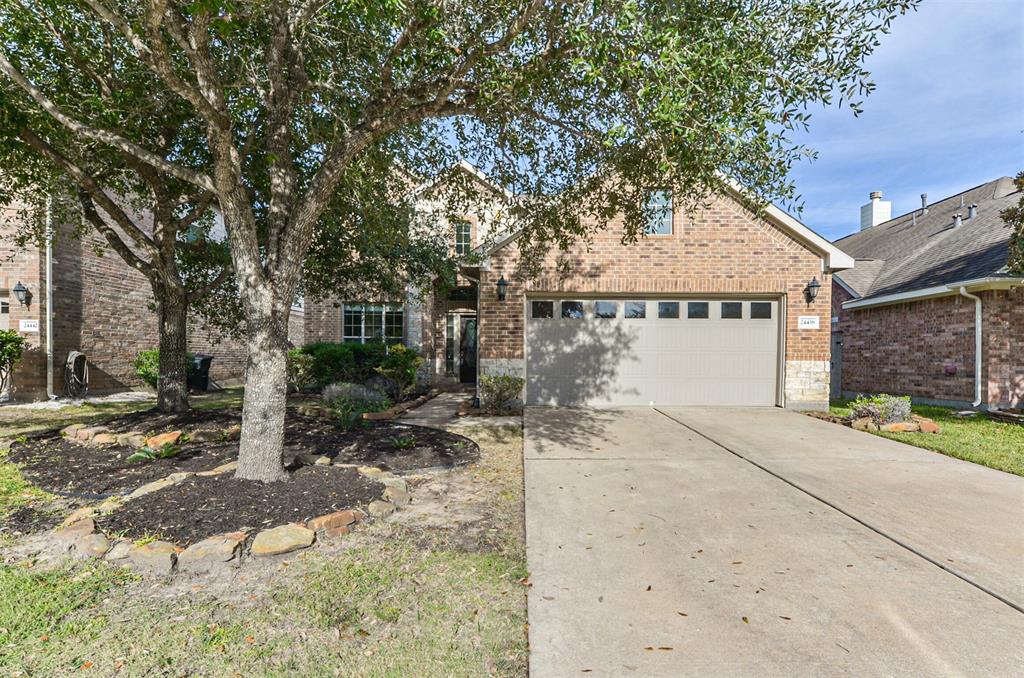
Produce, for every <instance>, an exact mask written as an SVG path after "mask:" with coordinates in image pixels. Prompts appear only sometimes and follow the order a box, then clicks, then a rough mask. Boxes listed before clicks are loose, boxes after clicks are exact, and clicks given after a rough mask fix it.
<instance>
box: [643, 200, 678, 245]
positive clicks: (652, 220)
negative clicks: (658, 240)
mask: <svg viewBox="0 0 1024 678" xmlns="http://www.w3.org/2000/svg"><path fill="white" fill-rule="evenodd" d="M644 233H646V234H647V235H672V191H670V190H668V189H665V188H659V189H657V190H654V191H651V192H650V193H649V194H648V195H647V223H646V224H645V225H644Z"/></svg>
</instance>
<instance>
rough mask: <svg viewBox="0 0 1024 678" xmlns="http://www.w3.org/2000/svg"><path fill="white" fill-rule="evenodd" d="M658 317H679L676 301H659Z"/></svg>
mask: <svg viewBox="0 0 1024 678" xmlns="http://www.w3.org/2000/svg"><path fill="white" fill-rule="evenodd" d="M658 317H659V318H678V317H679V302H678V301H659V302H658Z"/></svg>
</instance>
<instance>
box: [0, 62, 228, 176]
mask: <svg viewBox="0 0 1024 678" xmlns="http://www.w3.org/2000/svg"><path fill="white" fill-rule="evenodd" d="M0 72H2V73H3V74H4V75H6V76H7V77H8V78H10V79H11V80H13V81H14V83H15V84H16V85H18V87H20V88H21V89H22V90H24V91H25V93H26V94H28V95H29V96H30V97H32V99H33V100H34V101H35V102H36V103H37V104H38V105H39V107H40V108H42V109H43V110H44V111H45V112H46V113H48V114H49V115H50V117H52V118H53V119H54V120H56V121H57V122H59V123H60V124H61V125H63V126H64V127H66V128H67V129H68V130H69V131H71V132H73V133H74V134H77V135H79V136H83V137H85V138H87V139H92V140H93V141H99V142H101V143H104V144H107V145H109V146H113V147H114V148H116V149H118V150H119V151H121V152H122V153H125V154H126V155H129V156H131V157H133V158H137V159H138V160H140V161H142V162H144V163H146V164H147V165H150V166H152V167H154V168H155V169H158V170H160V171H162V172H166V173H168V174H170V175H171V176H173V177H176V178H178V179H181V180H182V181H187V182H188V183H190V184H194V185H196V186H198V187H199V188H202V189H205V190H208V191H213V190H215V189H214V185H213V181H212V180H211V179H210V177H208V176H206V175H205V174H202V173H200V172H195V171H193V170H190V169H187V168H185V167H181V166H180V165H176V164H174V163H173V162H170V161H168V160H166V159H164V158H162V157H161V156H159V155H157V154H156V153H153V152H152V151H150V150H148V149H146V148H143V147H142V146H139V145H138V144H136V143H135V142H133V141H130V140H128V139H126V138H125V137H122V136H121V135H119V134H114V133H113V132H109V131H107V130H102V129H97V128H95V127H91V126H89V125H86V124H84V123H82V122H79V121H78V120H75V119H74V118H72V117H70V116H69V115H67V114H66V113H64V111H62V110H61V109H60V108H59V107H58V106H57V105H56V104H55V103H53V101H51V100H50V99H49V98H48V97H47V96H46V95H45V94H43V93H42V91H40V90H39V88H38V87H36V86H35V85H33V84H32V83H31V82H29V81H28V79H27V78H25V76H23V75H22V74H21V73H20V72H19V71H18V70H17V69H16V68H14V66H13V65H12V64H11V62H10V61H8V59H7V53H6V52H5V51H4V50H3V49H0Z"/></svg>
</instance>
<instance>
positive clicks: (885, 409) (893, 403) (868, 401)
mask: <svg viewBox="0 0 1024 678" xmlns="http://www.w3.org/2000/svg"><path fill="white" fill-rule="evenodd" d="M850 409H851V411H852V412H853V416H854V417H855V418H857V419H861V418H863V417H870V418H871V420H872V421H874V422H875V423H876V424H878V425H880V426H881V425H884V424H895V423H898V422H901V421H906V420H907V419H909V418H910V396H894V395H889V394H887V393H880V394H878V395H874V396H865V395H862V396H858V397H857V399H856V400H854V401H853V403H852V404H851V405H850Z"/></svg>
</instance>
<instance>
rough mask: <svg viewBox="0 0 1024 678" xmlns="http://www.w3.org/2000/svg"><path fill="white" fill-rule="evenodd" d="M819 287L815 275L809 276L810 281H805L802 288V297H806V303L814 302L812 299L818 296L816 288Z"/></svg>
mask: <svg viewBox="0 0 1024 678" xmlns="http://www.w3.org/2000/svg"><path fill="white" fill-rule="evenodd" d="M820 289H821V283H820V282H818V278H817V276H815V277H813V278H811V282H809V283H807V287H805V288H804V297H806V299H807V303H808V304H813V303H814V300H815V299H817V298H818V290H820Z"/></svg>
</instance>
